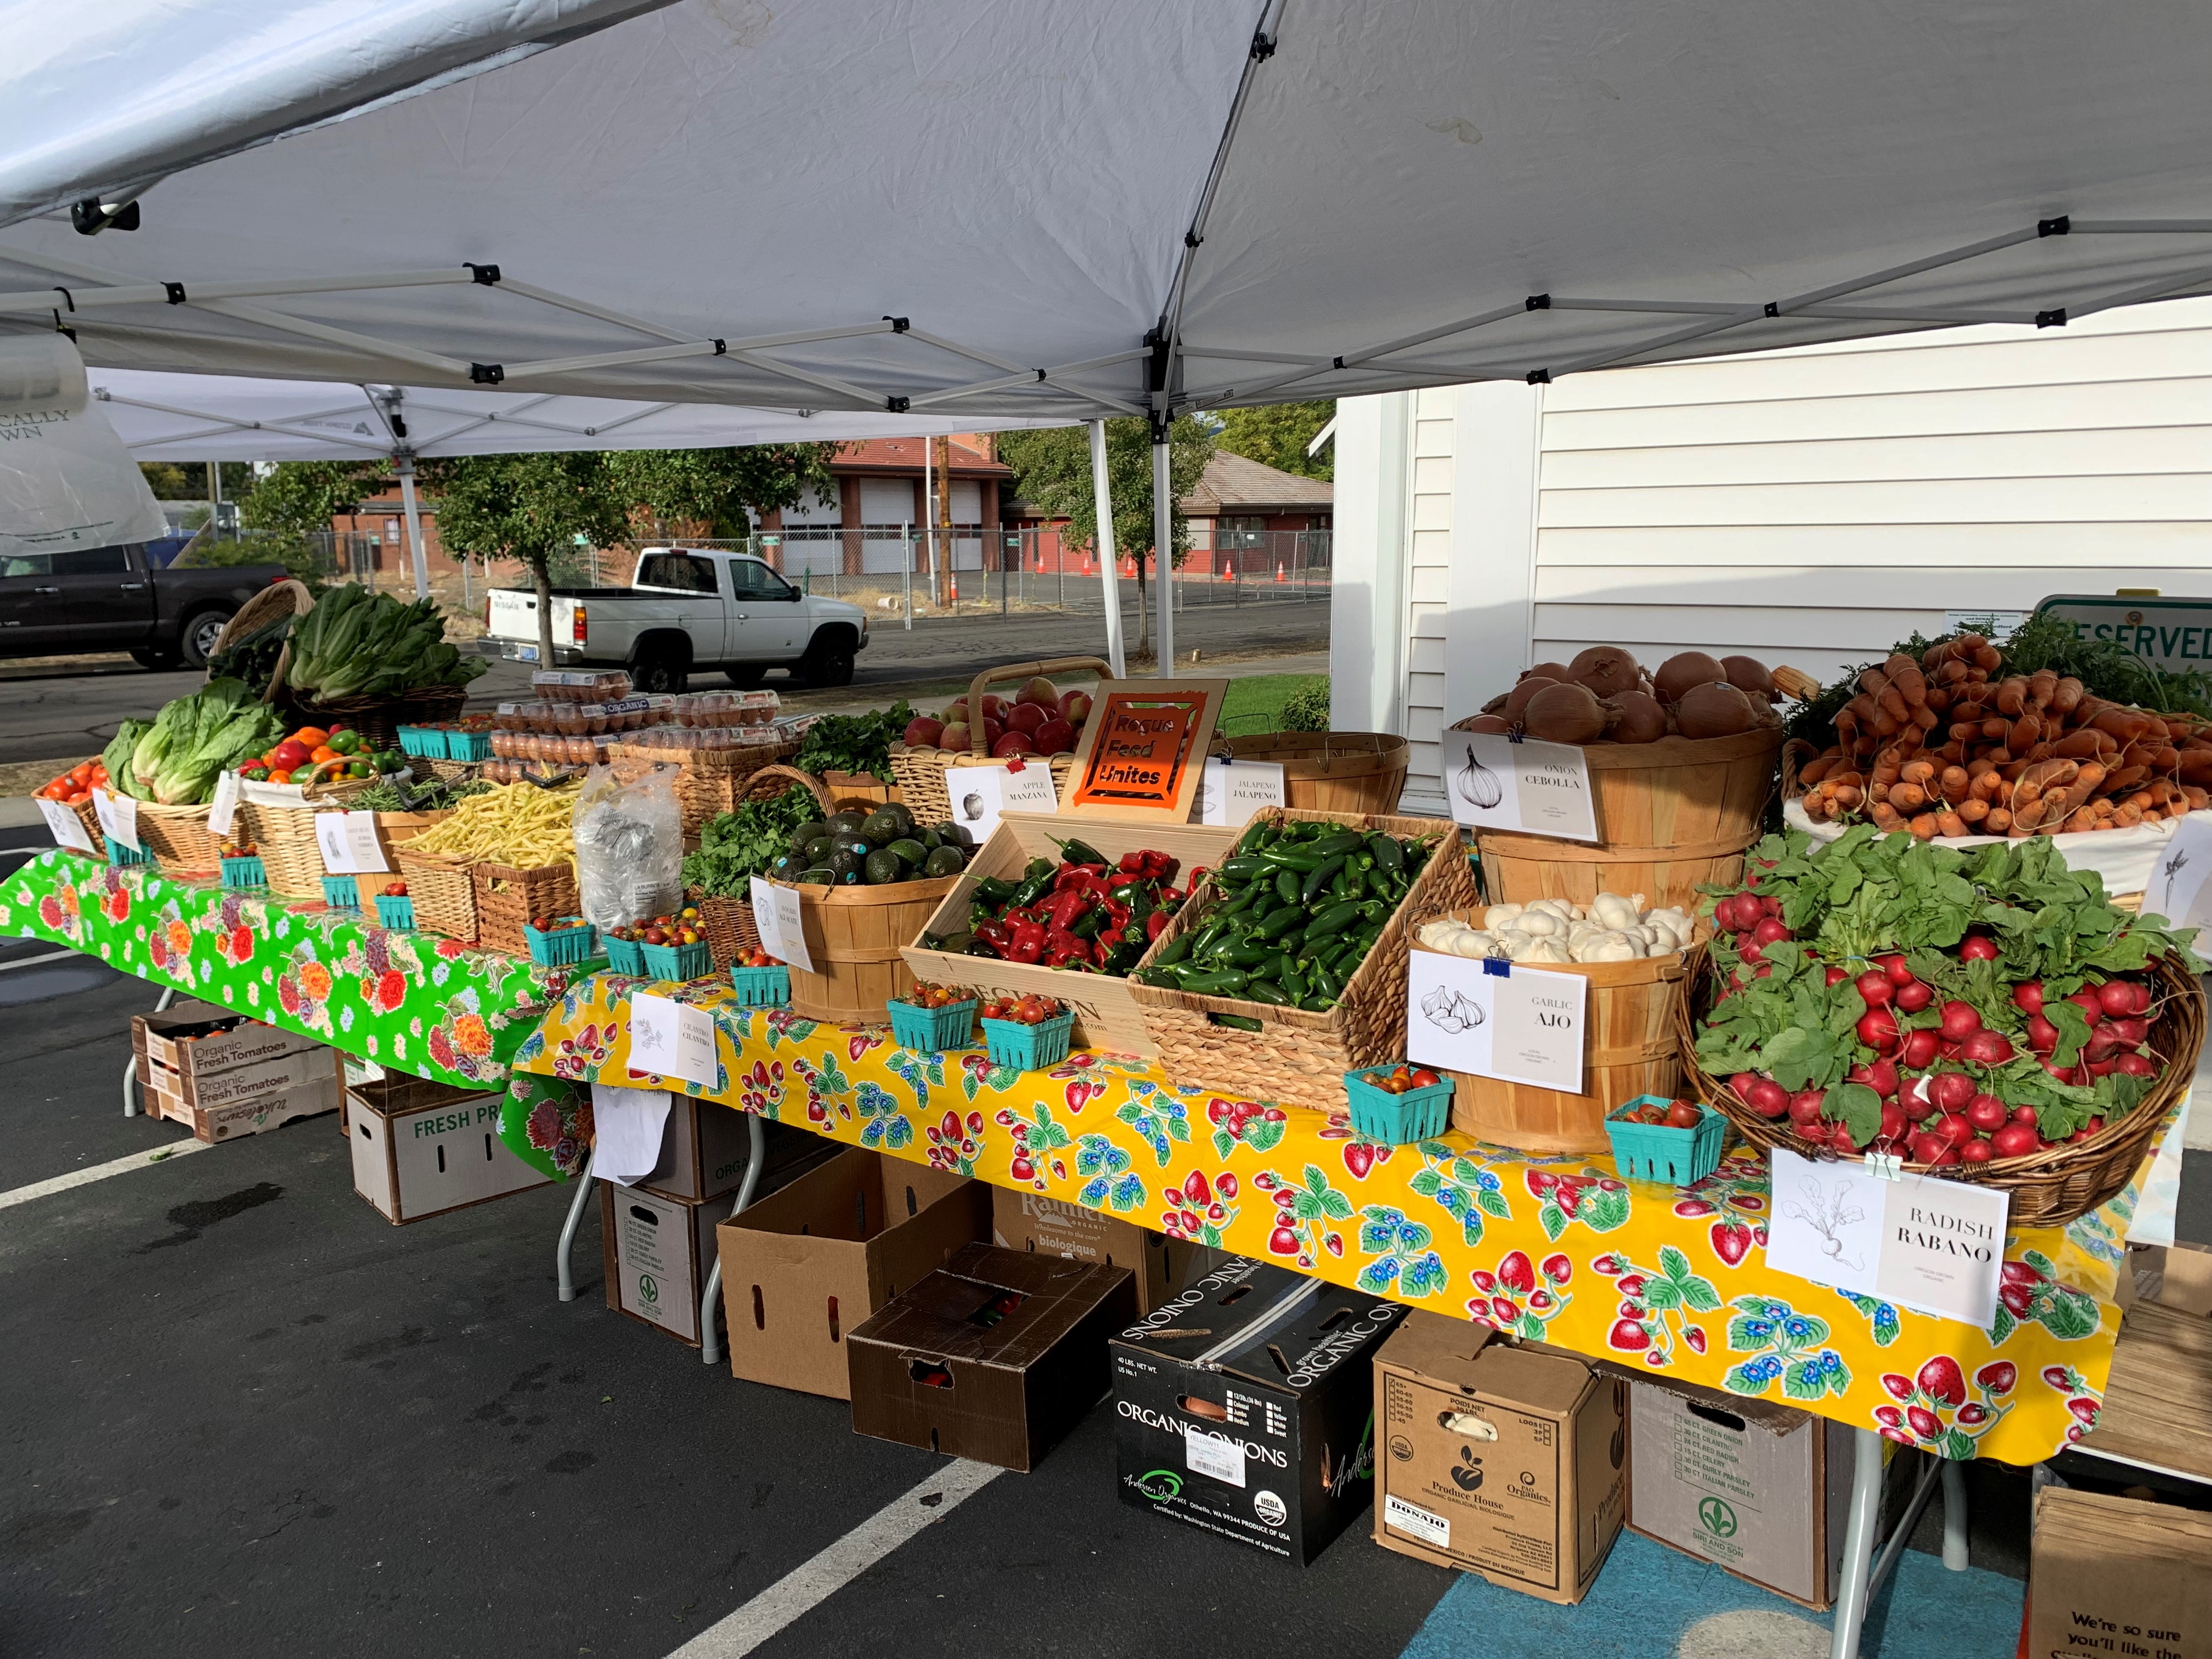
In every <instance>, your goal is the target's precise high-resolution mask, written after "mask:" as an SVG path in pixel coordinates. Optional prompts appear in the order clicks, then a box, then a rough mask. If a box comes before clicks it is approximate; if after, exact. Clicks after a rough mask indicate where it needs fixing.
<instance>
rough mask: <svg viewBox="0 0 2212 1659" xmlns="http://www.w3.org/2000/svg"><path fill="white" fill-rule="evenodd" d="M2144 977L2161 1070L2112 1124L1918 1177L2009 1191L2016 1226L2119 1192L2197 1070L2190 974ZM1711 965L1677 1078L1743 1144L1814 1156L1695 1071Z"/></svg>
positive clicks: (2170, 969)
mask: <svg viewBox="0 0 2212 1659" xmlns="http://www.w3.org/2000/svg"><path fill="white" fill-rule="evenodd" d="M2148 972H2149V977H2150V978H2151V980H2152V981H2153V982H2154V985H2155V987H2156V988H2157V993H2158V997H2159V1000H2160V1002H2162V1003H2164V1004H2165V1005H2166V1012H2165V1015H2164V1017H2163V1018H2160V1020H2159V1022H2158V1023H2157V1024H2155V1025H2154V1026H2153V1027H2152V1028H2151V1042H2150V1048H2151V1051H2152V1053H2154V1054H2156V1055H2157V1056H2158V1058H2159V1060H2160V1064H2161V1066H2162V1067H2163V1069H2162V1070H2161V1071H2160V1073H2159V1075H2158V1079H2157V1081H2156V1082H2154V1084H2152V1085H2151V1088H2150V1092H2149V1093H2148V1094H2147V1095H2145V1096H2144V1097H2143V1098H2142V1100H2141V1101H2140V1102H2139V1103H2137V1104H2136V1109H2135V1110H2133V1111H2132V1112H2130V1113H2129V1114H2128V1115H2126V1116H2125V1117H2124V1118H2122V1119H2120V1120H2119V1121H2118V1122H2117V1123H2107V1124H2106V1126H2105V1127H2104V1128H2103V1129H2102V1130H2100V1132H2099V1133H2097V1134H2095V1135H2094V1136H2093V1137H2092V1138H2090V1139H2087V1140H2085V1141H2082V1142H2081V1143H2080V1144H2079V1145H2075V1144H2073V1143H2071V1142H2069V1143H2067V1144H2066V1145H2063V1146H2046V1147H2043V1148H2040V1149H2039V1150H2038V1151H2036V1152H2030V1153H2028V1154H2027V1156H2025V1157H2023V1158H1992V1159H1990V1161H1989V1162H1988V1163H1986V1164H1946V1165H1944V1166H1943V1167H1942V1168H1941V1169H1933V1168H1931V1167H1930V1166H1929V1165H1927V1164H1912V1163H1908V1164H1905V1168H1906V1169H1908V1170H1913V1171H1914V1172H1916V1173H1917V1174H1922V1175H1934V1176H1941V1177H1943V1178H1944V1179H1947V1180H1954V1181H1971V1182H1974V1183H1976V1184H1977V1185H1978V1186H1984V1187H2001V1188H2004V1189H2005V1190H2006V1191H2007V1192H2008V1193H2010V1194H2012V1200H2011V1208H2010V1211H2009V1212H2008V1218H2007V1219H2008V1225H2012V1226H2015V1227H2061V1226H2063V1225H2066V1224H2067V1223H2068V1222H2069V1221H2074V1220H2076V1219H2078V1218H2081V1216H2084V1215H2086V1214H2087V1213H2088V1212H2090V1211H2092V1210H2093V1209H2095V1208H2096V1207H2097V1206H2099V1205H2100V1204H2104V1203H2106V1202H2107V1201H2108V1200H2111V1199H2112V1198H2113V1197H2115V1196H2116V1195H2118V1194H2119V1193H2120V1192H2122V1191H2124V1189H2125V1188H2126V1187H2127V1185H2128V1183H2129V1182H2131V1181H2133V1180H2134V1179H2135V1177H2136V1172H2137V1171H2138V1170H2141V1169H2142V1164H2143V1160H2144V1158H2146V1157H2148V1155H2149V1152H2150V1143H2151V1139H2152V1137H2154V1135H2156V1134H2157V1133H2158V1130H2159V1126H2160V1124H2162V1123H2164V1122H2165V1121H2166V1116H2167V1115H2168V1114H2169V1113H2171V1112H2172V1110H2173V1109H2174V1108H2175V1107H2176V1106H2177V1105H2179V1103H2180V1102H2181V1097H2183V1095H2185V1093H2187V1092H2188V1090H2189V1085H2190V1082H2191V1079H2193V1078H2194V1077H2195V1076H2196V1073H2197V1054H2198V1052H2199V1051H2200V1050H2201V1049H2202V1048H2203V1046H2204V993H2203V987H2201V986H2200V985H2199V984H2198V982H2197V977H2196V975H2193V974H2191V973H2189V972H2187V971H2186V970H2185V969H2183V967H2182V966H2181V964H2180V963H2179V962H2177V961H2176V960H2175V959H2174V958H2173V957H2160V958H2159V960H2158V961H2156V962H2154V963H2152V964H2151V966H2150V969H2149V970H2148ZM1712 990H1713V984H1712V968H1711V963H1710V962H1705V963H1700V964H1699V969H1698V970H1697V972H1696V974H1695V975H1694V978H1693V981H1692V985H1691V987H1690V993H1689V994H1688V995H1687V996H1686V997H1685V998H1684V999H1683V1000H1682V1008H1681V1013H1680V1019H1681V1031H1680V1042H1681V1053H1682V1073H1683V1077H1684V1079H1685V1080H1686V1082H1687V1083H1688V1084H1689V1085H1690V1086H1691V1087H1692V1088H1693V1089H1694V1090H1695V1091H1697V1094H1698V1097H1699V1099H1701V1100H1703V1101H1705V1103H1706V1104H1708V1105H1710V1106H1712V1107H1714V1108H1716V1109H1718V1110H1719V1111H1721V1112H1723V1113H1724V1114H1725V1115H1727V1117H1728V1120H1729V1122H1731V1123H1733V1124H1734V1125H1735V1127H1736V1129H1737V1130H1738V1132H1739V1133H1741V1134H1742V1136H1743V1138H1744V1139H1746V1140H1747V1141H1749V1142H1750V1143H1751V1144H1752V1145H1753V1146H1756V1147H1758V1148H1759V1150H1760V1151H1761V1152H1772V1151H1773V1150H1774V1149H1775V1148H1776V1147H1778V1146H1780V1147H1784V1148H1787V1149H1788V1150H1789V1151H1791V1152H1796V1153H1797V1154H1798V1155H1799V1156H1800V1157H1801V1158H1820V1157H1822V1156H1824V1155H1825V1149H1823V1148H1821V1147H1819V1146H1808V1145H1807V1144H1806V1143H1805V1142H1803V1141H1802V1140H1799V1139H1797V1138H1796V1136H1794V1135H1792V1134H1790V1133H1789V1124H1790V1120H1789V1119H1788V1118H1786V1117H1783V1118H1765V1117H1761V1116H1760V1115H1759V1114H1758V1113H1756V1112H1754V1111H1753V1110H1752V1109H1751V1108H1750V1107H1749V1106H1748V1105H1747V1104H1745V1103H1743V1102H1742V1101H1741V1100H1738V1099H1737V1098H1736V1097H1735V1091H1733V1090H1731V1089H1729V1087H1728V1086H1727V1085H1725V1084H1723V1082H1722V1081H1721V1079H1717V1078H1716V1077H1713V1076H1711V1074H1710V1073H1707V1072H1705V1070H1704V1069H1703V1068H1702V1067H1700V1066H1699V1064H1698V1054H1697V1023H1698V1021H1699V1019H1700V1018H1703V1016H1704V1014H1705V1011H1706V1010H1707V1009H1709V1008H1710V1007H1711V1006H1712Z"/></svg>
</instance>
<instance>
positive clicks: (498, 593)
mask: <svg viewBox="0 0 2212 1659" xmlns="http://www.w3.org/2000/svg"><path fill="white" fill-rule="evenodd" d="M552 605H553V660H552V661H551V662H550V663H547V664H544V666H545V667H548V668H627V669H628V670H629V673H630V679H631V681H632V683H633V684H635V685H636V687H637V689H638V690H641V691H681V690H684V688H685V686H686V684H687V683H688V682H689V680H690V676H691V675H692V674H694V673H697V672H702V671H710V670H716V669H719V670H720V671H721V672H723V673H724V674H726V675H727V676H729V679H730V683H731V684H732V685H738V686H751V685H757V684H760V680H761V677H762V676H763V674H765V673H767V672H768V671H769V669H771V668H775V667H779V666H787V667H789V668H790V669H791V671H792V672H793V674H794V675H795V676H797V677H798V678H800V679H803V680H805V682H806V683H807V684H811V685H849V684H852V680H853V657H854V653H856V652H859V651H860V650H861V649H863V648H864V647H866V645H867V643H868V613H867V612H866V611H863V610H861V609H860V606H858V605H848V604H846V603H845V602H844V601H842V599H817V598H815V597H814V596H813V595H812V594H811V593H805V592H801V591H800V590H799V589H798V588H796V587H793V586H792V585H791V584H790V583H789V582H787V581H786V580H784V579H783V578H782V577H781V576H780V575H778V574H776V573H775V571H774V570H773V569H771V568H769V566H768V565H767V564H766V563H765V562H763V561H762V560H760V559H757V558H755V557H754V556H752V555H751V554H750V553H736V552H731V551H728V550H724V549H719V548H703V547H648V548H646V549H645V550H643V551H641V553H640V554H639V555H638V561H637V576H636V579H635V580H634V581H633V582H632V583H631V584H630V586H628V587H556V588H555V589H554V590H553V595H552ZM479 648H480V649H483V650H485V651H487V652H489V653H492V654H495V655H498V656H501V657H505V658H507V659H510V660H513V661H517V662H536V661H537V660H538V596H537V594H536V593H534V592H532V591H531V590H530V589H528V588H526V587H507V588H496V589H495V590H493V592H491V593H490V594H489V595H488V596H487V597H486V599H485V610H484V639H483V645H482V646H481V647H479Z"/></svg>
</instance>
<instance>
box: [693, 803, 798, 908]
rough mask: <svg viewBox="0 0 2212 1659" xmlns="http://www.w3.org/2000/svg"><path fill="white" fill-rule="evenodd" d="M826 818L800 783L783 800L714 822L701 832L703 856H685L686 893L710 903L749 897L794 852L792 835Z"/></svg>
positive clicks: (747, 805)
mask: <svg viewBox="0 0 2212 1659" xmlns="http://www.w3.org/2000/svg"><path fill="white" fill-rule="evenodd" d="M821 816H822V805H821V803H820V802H819V801H817V800H816V799H815V798H814V792H813V791H812V790H811V789H809V788H807V787H805V786H804V785H803V784H796V783H795V784H793V785H792V786H791V787H790V788H788V789H787V790H785V791H784V792H783V793H781V795H771V796H769V797H768V798H767V799H763V800H749V801H746V802H744V803H743V804H742V805H739V806H738V809H737V811H734V812H724V813H722V814H720V816H718V817H711V818H709V819H708V820H707V822H706V823H704V824H702V826H701V827H700V830H699V850H698V851H697V852H696V853H686V854H684V887H685V888H686V889H687V890H690V889H693V888H696V889H697V890H699V891H700V892H702V893H703V894H705V895H707V896H709V897H722V898H744V897H745V896H747V895H749V894H750V892H751V891H752V878H754V877H755V876H761V875H766V874H767V873H768V868H769V866H770V865H772V864H774V863H775V861H776V860H778V859H780V858H781V857H782V856H783V855H784V854H786V853H788V852H790V851H791V850H792V847H791V832H792V831H793V830H794V829H798V828H799V825H801V824H803V823H812V822H816V821H818V820H819V819H820V817H821Z"/></svg>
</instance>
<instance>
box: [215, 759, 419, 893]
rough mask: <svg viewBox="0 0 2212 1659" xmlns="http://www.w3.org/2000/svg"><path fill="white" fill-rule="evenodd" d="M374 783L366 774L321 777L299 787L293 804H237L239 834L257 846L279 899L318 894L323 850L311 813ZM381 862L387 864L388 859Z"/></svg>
mask: <svg viewBox="0 0 2212 1659" xmlns="http://www.w3.org/2000/svg"><path fill="white" fill-rule="evenodd" d="M247 787H248V788H249V789H251V788H252V785H248V786H247ZM373 787H375V780H374V779H371V778H346V779H343V780H339V781H325V782H323V783H320V784H317V785H314V786H313V787H303V788H302V789H301V801H300V804H299V805H296V806H295V805H289V804H286V805H276V804H274V803H272V802H270V801H267V800H248V801H246V803H245V804H243V805H240V807H239V809H238V811H239V817H240V819H241V820H242V821H243V822H244V823H245V824H246V830H245V831H244V832H243V836H244V838H245V839H248V840H251V841H253V842H256V843H258V845H259V847H260V848H261V861H262V863H263V864H264V866H266V867H267V869H268V872H269V890H270V892H272V893H274V894H276V896H278V897H279V898H289V899H319V898H321V897H322V896H323V849H322V846H321V844H320V843H319V842H317V841H316V839H315V814H316V813H318V812H319V811H328V810H329V809H330V808H331V807H334V806H343V805H345V803H346V800H347V799H348V797H349V796H353V795H357V794H359V793H362V791H363V790H364V789H369V788H373ZM234 830H235V826H234ZM386 862H387V863H388V862H390V860H389V858H388V857H387V859H386Z"/></svg>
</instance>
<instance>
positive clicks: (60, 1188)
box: [0, 1136, 211, 1210]
mask: <svg viewBox="0 0 2212 1659" xmlns="http://www.w3.org/2000/svg"><path fill="white" fill-rule="evenodd" d="M210 1144H211V1143H210V1142H208V1141H204V1140H194V1139H191V1137H190V1136H186V1137H185V1139H182V1140H179V1141H175V1142H173V1143H172V1144H170V1145H169V1146H156V1147H155V1148H154V1149H153V1150H152V1151H151V1152H133V1153H131V1156H130V1157H128V1158H116V1159H114V1160H113V1161H112V1162H111V1163H106V1164H93V1165H92V1166H91V1167H90V1168H88V1169H83V1170H70V1172H69V1173H68V1174H67V1175H58V1176H54V1177H53V1179H52V1180H51V1181H34V1182H32V1183H31V1184H30V1185H29V1186H27V1187H18V1188H15V1191H13V1192H10V1193H0V1210H6V1209H12V1208H13V1207H14V1206H16V1205H18V1204H28V1203H29V1202H30V1201H31V1200H33V1199H34V1198H44V1197H46V1195H47V1194H49V1193H65V1192H67V1191H68V1190H69V1189H70V1188H72V1187H87V1186H89V1185H91V1184H92V1183H93V1182H95V1181H105V1180H106V1179H107V1177H108V1176H119V1175H128V1174H129V1173H130V1172H131V1170H143V1169H147V1168H149V1167H150V1166H152V1165H153V1164H166V1163H167V1162H168V1161H169V1159H171V1158H182V1157H184V1156H185V1154H186V1153H187V1152H205V1151H207V1149H208V1147H209V1146H210Z"/></svg>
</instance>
